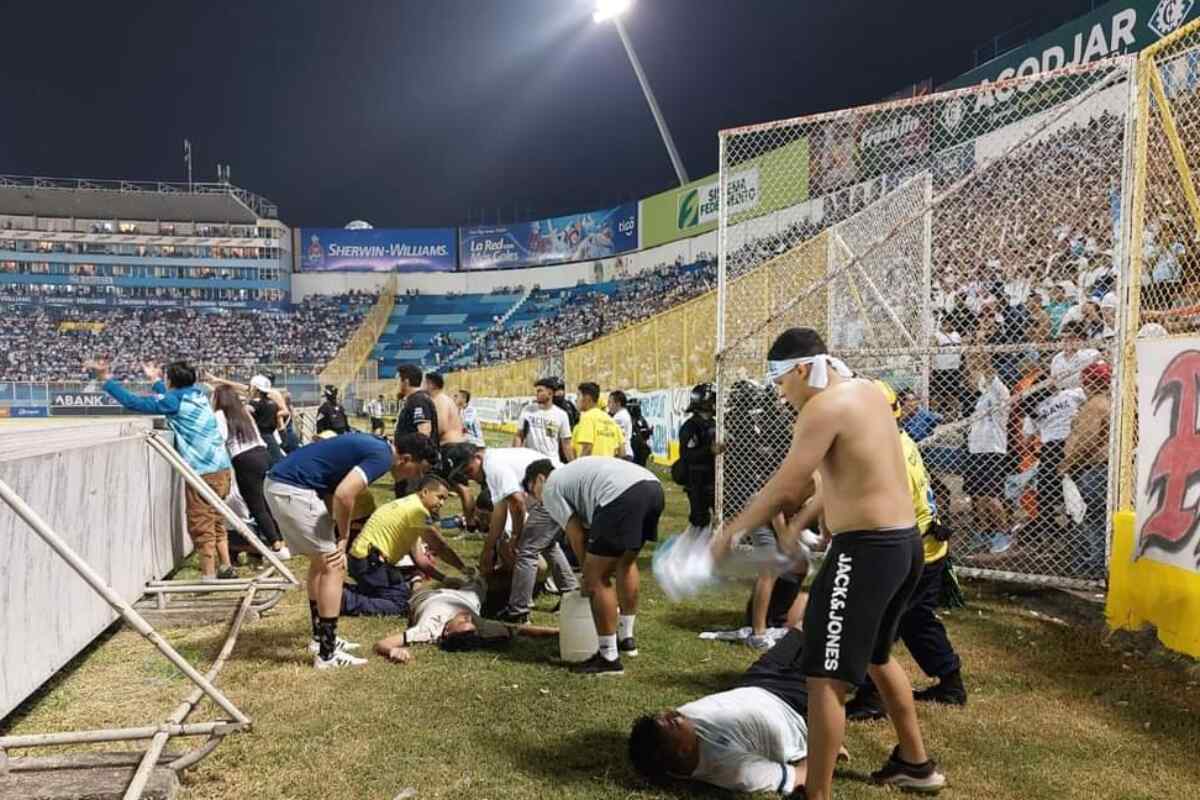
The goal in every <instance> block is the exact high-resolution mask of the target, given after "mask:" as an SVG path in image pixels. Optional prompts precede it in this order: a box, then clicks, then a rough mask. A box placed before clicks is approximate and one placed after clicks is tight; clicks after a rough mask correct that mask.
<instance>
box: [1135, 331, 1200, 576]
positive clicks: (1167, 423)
mask: <svg viewBox="0 0 1200 800" xmlns="http://www.w3.org/2000/svg"><path fill="white" fill-rule="evenodd" d="M1137 360H1138V450H1137V469H1138V475H1137V494H1136V496H1135V499H1134V508H1136V509H1137V540H1136V547H1135V552H1134V558H1135V559H1141V558H1147V559H1150V560H1152V561H1157V562H1159V563H1162V564H1169V565H1171V566H1174V567H1178V568H1180V569H1185V570H1188V571H1190V572H1192V573H1195V574H1196V575H1197V578H1198V579H1200V524H1198V523H1200V509H1197V507H1196V504H1195V503H1194V502H1192V498H1191V497H1190V496H1187V495H1188V493H1189V490H1190V488H1191V481H1192V480H1193V476H1194V475H1195V474H1196V473H1197V472H1200V433H1197V428H1198V427H1200V426H1198V424H1197V423H1200V419H1197V408H1198V407H1200V396H1198V389H1197V387H1200V339H1171V340H1145V339H1140V340H1138V342H1137ZM1185 496H1186V497H1185Z"/></svg>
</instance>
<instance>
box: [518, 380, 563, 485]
mask: <svg viewBox="0 0 1200 800" xmlns="http://www.w3.org/2000/svg"><path fill="white" fill-rule="evenodd" d="M556 384H557V380H556V379H555V378H539V379H538V381H537V383H536V384H534V391H535V400H534V402H532V403H530V404H529V405H528V406H526V407H525V409H524V410H523V411H521V416H520V417H518V418H517V432H516V434H515V435H514V436H513V447H528V448H530V449H531V450H536V451H538V452H539V453H541V454H542V457H543V458H548V459H550V461H551V463H553V464H554V466H556V467H557V466H560V465H562V464H565V463H567V462H569V461H570V460H571V459H572V458H573V457H574V451H573V450H572V449H571V420H570V418H568V417H567V412H566V411H563V410H562V409H561V408H559V407H558V406H557V405H555V404H554V389H555V386H556Z"/></svg>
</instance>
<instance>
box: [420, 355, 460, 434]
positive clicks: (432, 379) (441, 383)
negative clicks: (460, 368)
mask: <svg viewBox="0 0 1200 800" xmlns="http://www.w3.org/2000/svg"><path fill="white" fill-rule="evenodd" d="M445 388H446V380H445V379H444V378H443V377H442V376H441V375H439V374H438V373H436V372H426V373H425V391H427V392H429V396H430V397H431V398H433V407H434V408H435V409H437V418H438V425H437V429H438V433H439V434H440V436H441V442H440V444H441V446H442V447H445V446H446V445H448V444H457V443H458V442H465V441H466V440H467V434H466V432H464V431H463V422H462V413H461V412H460V411H459V410H458V404H457V403H455V402H454V398H452V397H451V396H450V395H448V394H446V392H445V391H444V390H445Z"/></svg>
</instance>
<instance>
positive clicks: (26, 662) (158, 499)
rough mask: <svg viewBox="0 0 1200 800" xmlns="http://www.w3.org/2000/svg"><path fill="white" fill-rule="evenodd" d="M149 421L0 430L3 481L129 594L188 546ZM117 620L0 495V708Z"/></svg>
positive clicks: (176, 489)
mask: <svg viewBox="0 0 1200 800" xmlns="http://www.w3.org/2000/svg"><path fill="white" fill-rule="evenodd" d="M151 425H152V420H150V419H147V418H142V419H125V420H114V421H112V422H108V421H105V422H93V423H88V424H85V425H80V426H56V427H53V428H39V429H35V430H6V431H3V432H2V433H0V479H2V480H4V481H5V482H6V483H8V484H9V485H10V486H11V487H12V488H13V489H14V490H15V491H16V492H17V493H18V494H19V495H20V496H21V497H23V498H24V499H25V502H26V503H28V504H29V505H30V506H31V507H32V508H33V509H34V510H35V511H36V512H37V513H38V514H39V515H41V517H42V518H43V519H45V520H46V522H47V523H49V525H50V527H51V528H52V529H53V530H54V531H55V532H56V533H57V534H58V535H59V536H60V537H62V538H63V539H64V540H65V541H66V542H67V544H68V545H70V547H71V548H73V549H74V550H75V552H77V553H78V554H79V555H80V556H81V557H82V558H83V559H84V560H86V561H87V562H88V564H90V565H91V566H92V568H93V569H95V570H96V571H97V572H98V573H99V574H100V575H101V576H102V577H103V578H104V579H105V580H106V581H108V583H109V584H110V585H111V586H112V587H113V588H114V589H115V590H116V591H117V592H118V593H120V595H121V596H122V597H124V598H125V599H126V600H128V601H130V602H132V601H134V600H135V599H137V598H138V597H139V596H140V595H141V591H142V588H143V587H144V585H145V583H146V581H147V580H153V579H156V578H159V577H162V576H163V575H165V574H166V573H168V572H169V571H170V570H171V569H172V567H174V566H175V565H176V564H178V563H179V562H180V561H181V560H182V559H183V558H184V557H185V556H186V555H187V554H188V553H189V552H190V550H191V542H190V540H189V539H188V537H187V535H186V531H185V528H184V518H183V481H182V479H181V478H179V477H178V476H176V474H175V473H174V472H173V471H172V470H171V468H170V467H169V466H168V465H167V463H166V461H165V460H164V459H163V458H162V456H160V455H158V454H156V453H154V452H153V451H152V450H150V448H149V447H148V446H147V445H146V444H145V440H144V437H143V435H142V432H143V431H145V430H147V429H149V428H150V427H151ZM116 618H117V615H116V613H115V612H113V611H112V610H111V609H110V608H109V606H108V604H107V603H105V602H104V600H103V599H101V598H100V596H99V595H97V594H96V593H95V592H94V591H92V589H91V587H89V586H88V585H87V584H86V583H85V582H84V580H83V579H82V578H81V577H79V576H78V575H77V574H76V573H75V572H74V570H72V569H71V568H70V567H69V566H67V563H66V562H65V561H63V560H62V559H61V558H60V557H59V556H58V555H57V554H56V553H55V552H54V551H53V550H51V549H50V547H49V545H47V544H46V543H45V542H44V541H42V539H41V537H39V536H38V535H37V534H36V533H34V531H33V529H32V528H30V527H29V526H28V525H27V524H26V523H25V522H24V521H23V520H22V519H21V518H20V517H18V516H17V515H16V513H15V512H13V511H12V509H10V508H9V507H8V506H7V505H6V504H4V503H3V502H0V619H2V620H3V624H0V718H3V717H4V716H6V715H7V714H8V713H9V712H10V711H12V710H13V709H14V708H16V707H17V705H18V704H20V703H21V701H23V700H24V699H25V698H26V697H28V696H29V695H30V694H32V693H33V692H34V691H35V690H36V689H37V688H38V687H39V686H41V685H42V684H43V683H45V682H46V680H48V679H49V678H50V677H51V676H52V675H54V673H55V672H57V671H58V670H59V669H61V668H62V667H63V665H64V664H66V663H67V662H68V661H70V660H71V659H72V658H73V657H74V656H75V655H77V654H78V653H79V652H80V651H81V650H83V648H85V647H86V646H87V645H88V644H89V643H90V642H91V641H92V640H94V639H95V638H96V636H97V635H99V634H100V633H101V632H102V631H103V630H104V629H105V628H106V627H108V625H109V624H110V623H112V621H113V620H115V619H116Z"/></svg>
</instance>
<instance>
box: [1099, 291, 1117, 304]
mask: <svg viewBox="0 0 1200 800" xmlns="http://www.w3.org/2000/svg"><path fill="white" fill-rule="evenodd" d="M1100 307H1101V308H1116V307H1117V293H1116V292H1109V293H1108V294H1106V295H1104V297H1102V298H1101V299H1100Z"/></svg>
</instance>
